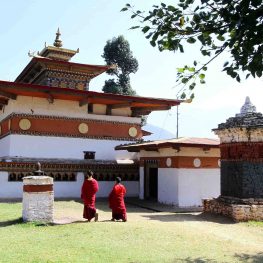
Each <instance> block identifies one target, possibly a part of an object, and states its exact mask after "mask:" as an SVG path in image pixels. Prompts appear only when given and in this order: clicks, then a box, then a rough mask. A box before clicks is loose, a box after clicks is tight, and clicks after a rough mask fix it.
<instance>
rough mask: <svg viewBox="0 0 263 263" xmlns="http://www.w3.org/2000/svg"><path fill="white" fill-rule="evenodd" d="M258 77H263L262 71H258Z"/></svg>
mask: <svg viewBox="0 0 263 263" xmlns="http://www.w3.org/2000/svg"><path fill="white" fill-rule="evenodd" d="M256 75H257V76H258V77H259V78H260V77H261V76H262V71H261V70H258V71H256Z"/></svg>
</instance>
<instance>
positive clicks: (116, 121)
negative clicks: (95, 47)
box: [0, 30, 181, 198]
mask: <svg viewBox="0 0 263 263" xmlns="http://www.w3.org/2000/svg"><path fill="white" fill-rule="evenodd" d="M62 46H63V45H62V41H61V40H60V32H59V30H58V32H57V35H56V39H55V41H54V44H53V46H45V47H44V49H43V50H42V51H41V52H39V53H37V55H33V56H32V59H31V61H30V62H29V63H28V65H27V66H26V67H25V68H24V69H23V70H22V72H21V73H20V74H19V75H18V77H17V78H16V79H15V81H13V82H10V81H0V198H20V197H22V182H21V181H22V178H23V177H24V176H26V175H29V174H30V173H32V172H33V171H34V170H35V169H36V168H37V165H36V164H37V162H40V163H41V166H42V170H43V171H44V172H45V174H46V175H49V176H51V177H53V178H54V181H55V184H54V192H55V197H79V196H80V187H81V185H82V182H83V178H84V176H83V175H84V174H85V172H86V171H87V170H88V169H92V170H93V171H94V173H95V178H96V179H97V180H98V181H99V183H100V191H99V193H98V196H107V195H108V193H109V191H110V189H111V188H112V185H113V183H114V182H113V181H114V178H115V177H116V176H120V177H121V178H122V179H123V181H124V182H125V186H126V187H127V189H128V191H127V192H128V195H129V196H138V195H139V164H138V163H137V162H136V158H134V155H135V154H134V153H129V152H127V151H125V150H121V151H115V147H116V146H118V145H120V144H127V143H136V142H140V141H141V140H142V137H143V136H144V135H145V134H147V132H146V131H143V130H142V127H141V126H142V125H141V117H142V116H147V115H148V114H150V113H151V112H153V111H159V110H168V109H170V108H171V107H172V106H176V105H179V104H180V102H181V101H179V100H172V99H160V98H149V97H139V96H125V95H117V94H109V93H108V94H107V93H102V92H94V91H90V90H89V83H90V81H91V80H92V79H93V78H95V77H96V76H98V75H100V74H102V73H104V72H106V71H107V70H108V69H110V68H111V67H112V66H108V65H89V64H80V63H74V62H71V61H70V60H71V58H72V57H73V56H74V55H75V54H77V53H78V52H79V50H70V49H66V48H63V47H62ZM31 55H32V54H31Z"/></svg>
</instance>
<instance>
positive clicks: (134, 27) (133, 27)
mask: <svg viewBox="0 0 263 263" xmlns="http://www.w3.org/2000/svg"><path fill="white" fill-rule="evenodd" d="M139 27H140V26H132V27H130V28H129V29H131V30H132V29H136V28H139Z"/></svg>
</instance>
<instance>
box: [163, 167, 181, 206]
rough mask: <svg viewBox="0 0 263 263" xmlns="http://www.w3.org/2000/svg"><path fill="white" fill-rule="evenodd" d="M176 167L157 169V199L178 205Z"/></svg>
mask: <svg viewBox="0 0 263 263" xmlns="http://www.w3.org/2000/svg"><path fill="white" fill-rule="evenodd" d="M176 170H178V169H174V168H159V169H158V201H159V202H160V203H164V204H172V205H178V187H179V185H178V174H177V171H176Z"/></svg>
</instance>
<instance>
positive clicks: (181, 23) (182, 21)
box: [179, 16, 184, 26]
mask: <svg viewBox="0 0 263 263" xmlns="http://www.w3.org/2000/svg"><path fill="white" fill-rule="evenodd" d="M179 24H180V26H183V25H184V17H183V16H182V17H181V18H180V23H179Z"/></svg>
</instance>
